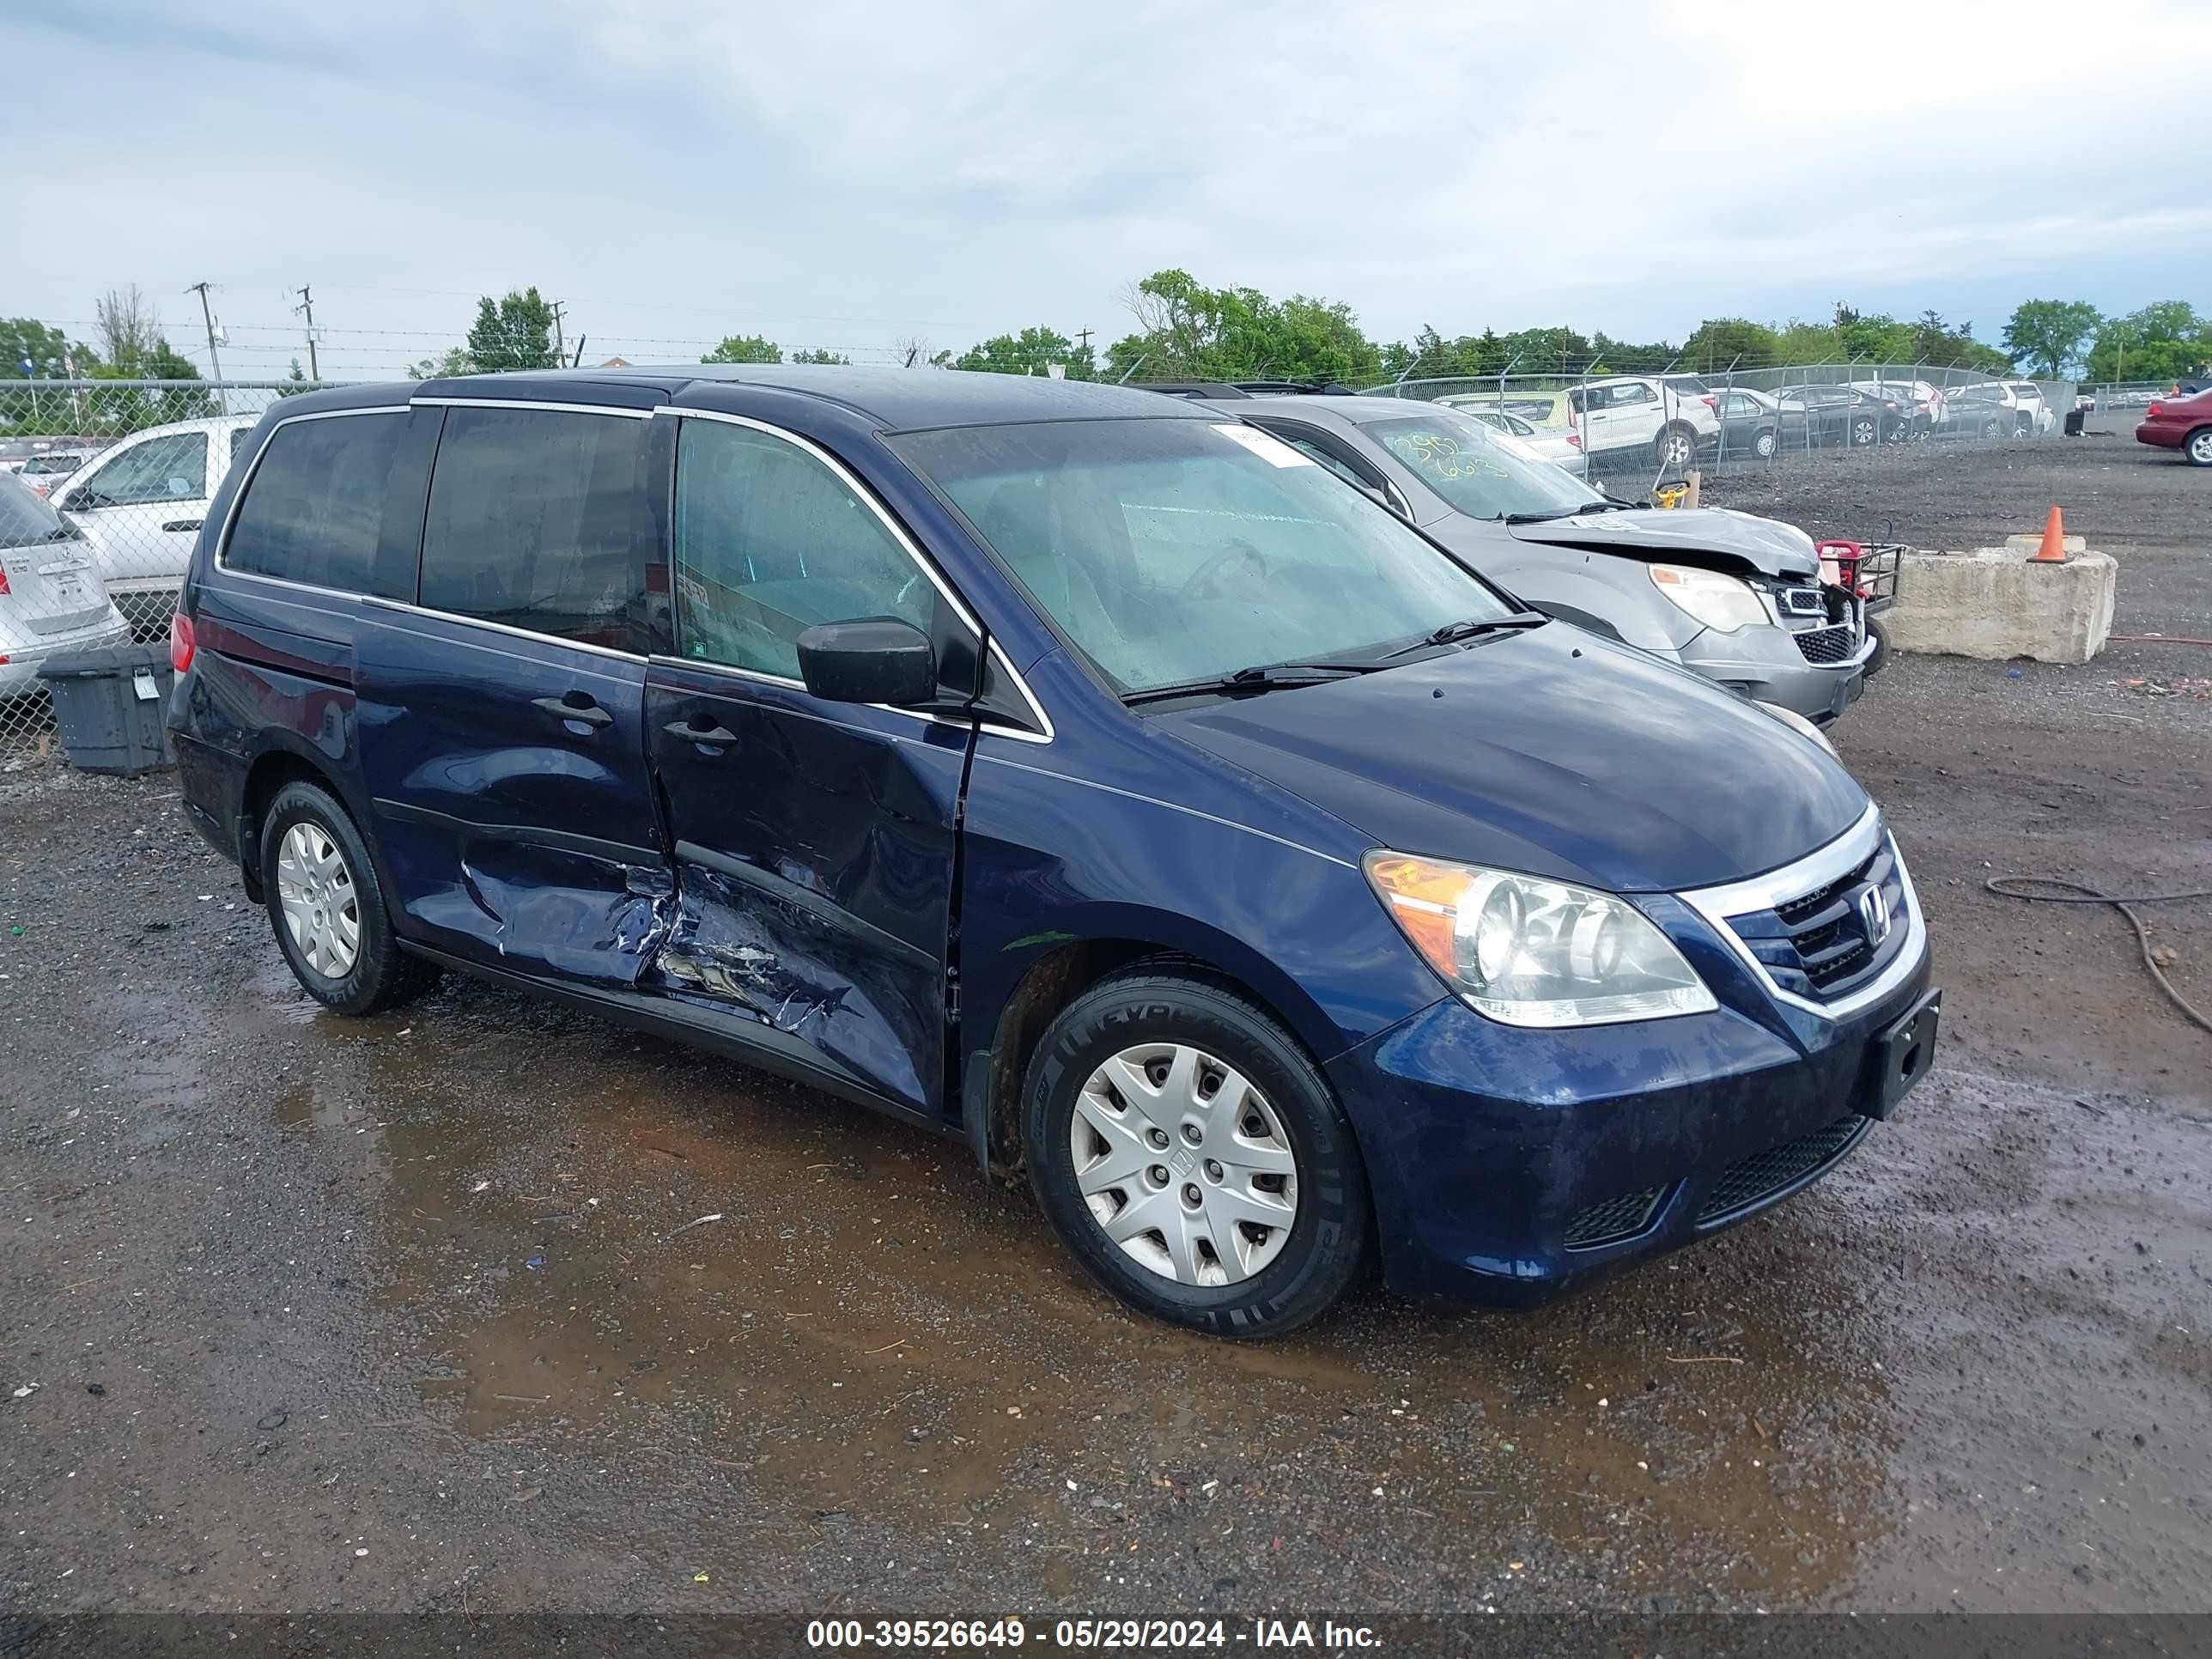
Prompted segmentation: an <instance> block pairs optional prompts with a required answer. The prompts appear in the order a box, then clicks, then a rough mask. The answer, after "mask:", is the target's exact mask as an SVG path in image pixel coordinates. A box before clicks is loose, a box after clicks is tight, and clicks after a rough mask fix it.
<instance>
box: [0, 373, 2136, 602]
mask: <svg viewBox="0 0 2212 1659" xmlns="http://www.w3.org/2000/svg"><path fill="white" fill-rule="evenodd" d="M2165 413H2166V405H2165V404H2152V405H2151V406H2150V407H2149V408H2148V409H2146V410H2143V417H2144V418H2145V419H2146V420H2148V418H2150V417H2151V416H2154V415H2163V414H2165ZM7 591H8V590H7V588H6V586H0V593H5V592H7Z"/></svg>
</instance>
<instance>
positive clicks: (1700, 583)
mask: <svg viewBox="0 0 2212 1659" xmlns="http://www.w3.org/2000/svg"><path fill="white" fill-rule="evenodd" d="M1646 568H1648V569H1649V570H1650V573H1651V580H1652V583H1653V585H1654V586H1656V587H1657V588H1658V590H1659V591H1660V592H1662V593H1664V594H1665V595H1666V596H1667V597H1668V599H1671V600H1673V601H1674V605H1675V608H1676V609H1678V610H1680V611H1687V612H1688V613H1689V614H1690V615H1691V616H1692V617H1696V618H1697V619H1698V620H1699V622H1701V623H1705V626H1706V627H1708V628H1713V629H1719V630H1720V631H1721V632H1722V633H1723V634H1733V633H1735V631H1736V629H1739V628H1749V627H1752V626H1753V625H1754V624H1756V623H1763V622H1765V621H1767V620H1769V618H1768V617H1767V614H1766V606H1765V604H1764V603H1762V602H1761V601H1760V599H1759V595H1758V594H1757V593H1756V592H1753V589H1752V586H1751V584H1750V583H1749V582H1746V581H1740V580H1737V579H1736V578H1735V577H1734V576H1723V575H1722V574H1720V572H1719V571H1717V570H1693V569H1692V568H1689V567H1687V566H1686V565H1679V564H1655V565H1650V566H1647V567H1646Z"/></svg>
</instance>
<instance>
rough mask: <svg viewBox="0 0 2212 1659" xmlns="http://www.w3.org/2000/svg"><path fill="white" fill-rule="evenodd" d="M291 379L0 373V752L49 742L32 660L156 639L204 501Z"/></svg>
mask: <svg viewBox="0 0 2212 1659" xmlns="http://www.w3.org/2000/svg"><path fill="white" fill-rule="evenodd" d="M308 389H309V388H308V387H307V386H306V385H304V384H302V383H300V382H297V381H291V382H275V381H263V382H238V381H226V382H222V383H215V382H210V381H203V380H0V471H4V472H5V473H7V474H8V475H9V476H8V477H4V478H0V576H4V578H5V580H4V581H0V757H4V758H8V759H20V758H21V752H22V751H23V750H25V749H26V748H28V749H31V750H44V749H46V747H47V746H49V745H50V744H51V743H52V730H53V707H52V699H51V698H50V697H49V696H48V695H47V692H46V686H45V685H44V684H43V683H42V682H41V681H40V678H39V670H40V667H41V666H42V665H45V664H46V663H47V662H49V661H51V660H52V659H54V658H56V657H58V656H62V655H64V654H65V653H70V652H76V651H82V650H86V649H89V648H92V647H100V646H113V645H121V644H125V643H128V642H131V641H139V642H151V641H160V640H163V639H166V638H167V635H168V631H169V617H170V613H171V612H173V611H174V610H175V609H176V605H177V589H178V586H179V584H180V583H181V582H182V581H183V580H184V574H185V564H186V562H188V561H189V560H190V558H191V550H192V544H193V543H194V542H195V541H196V540H197V539H198V537H199V530H200V525H201V522H202V521H203V520H204V519H205V518H206V516H207V510H208V504H209V502H210V501H212V500H213V499H214V496H215V492H216V489H217V487H218V486H219V485H221V483H222V478H223V474H224V473H225V472H227V471H229V469H230V464H231V460H232V458H233V456H234V453H236V452H237V451H238V450H239V449H240V448H241V447H243V446H244V444H245V441H246V435H247V434H248V433H250V432H252V429H253V427H254V423H255V422H258V420H259V419H260V418H261V416H262V413H263V411H264V410H266V409H267V408H268V407H269V406H270V404H273V403H275V402H276V400H277V399H278V398H283V397H285V396H288V395H289V394H291V393H295V392H303V391H307V390H308Z"/></svg>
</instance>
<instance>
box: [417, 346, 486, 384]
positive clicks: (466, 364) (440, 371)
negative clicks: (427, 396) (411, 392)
mask: <svg viewBox="0 0 2212 1659" xmlns="http://www.w3.org/2000/svg"><path fill="white" fill-rule="evenodd" d="M476 372H477V364H476V359H475V358H473V357H471V356H469V352H468V348H467V347H466V346H453V347H451V348H449V349H447V351H446V352H445V354H444V355H443V356H437V357H425V358H424V359H423V360H422V362H419V363H410V364H409V365H408V366H407V378H408V379H409V380H453V379H455V378H457V377H458V376H460V375H463V374H475V373H476Z"/></svg>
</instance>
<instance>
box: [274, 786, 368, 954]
mask: <svg viewBox="0 0 2212 1659" xmlns="http://www.w3.org/2000/svg"><path fill="white" fill-rule="evenodd" d="M276 902H277V903H278V904H279V905H280V906H282V907H283V911H284V926H285V927H286V928H287V929H289V931H290V933H291V935H292V944H293V945H294V946H295V948H296V949H297V950H298V951H299V952H300V955H301V957H302V958H303V959H305V961H306V962H307V966H308V967H310V968H312V969H314V970H315V972H317V973H319V974H320V975H322V976H323V977H324V978H325V979H343V978H344V977H345V976H346V975H348V974H349V973H351V972H352V971H353V964H354V962H355V959H356V957H359V956H360V955H361V896H360V895H359V893H357V892H356V890H355V889H354V881H353V872H352V871H351V870H349V869H348V868H347V867H346V861H345V854H343V853H342V852H340V851H339V850H338V844H337V842H335V841H333V840H332V839H331V835H330V832H329V831H328V830H326V829H324V828H323V826H322V825H321V824H319V823H313V822H312V821H310V820H308V819H306V818H302V819H301V820H300V822H299V823H295V824H294V825H293V826H292V827H291V828H290V829H287V830H286V831H285V832H284V839H283V842H281V843H279V844H278V847H277V848H276Z"/></svg>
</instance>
